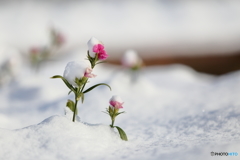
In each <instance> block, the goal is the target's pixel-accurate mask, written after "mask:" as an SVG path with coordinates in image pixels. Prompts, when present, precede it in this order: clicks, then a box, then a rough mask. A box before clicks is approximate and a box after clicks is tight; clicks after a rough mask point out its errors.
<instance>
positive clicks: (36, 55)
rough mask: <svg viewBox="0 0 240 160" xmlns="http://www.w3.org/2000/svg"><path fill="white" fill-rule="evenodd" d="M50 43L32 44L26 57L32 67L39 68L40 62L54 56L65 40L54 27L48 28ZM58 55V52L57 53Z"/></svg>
mask: <svg viewBox="0 0 240 160" xmlns="http://www.w3.org/2000/svg"><path fill="white" fill-rule="evenodd" d="M49 39H50V44H49V45H47V46H33V47H31V48H30V49H29V51H28V56H29V57H28V58H29V60H30V63H31V65H32V66H33V67H35V68H37V69H38V68H39V66H40V65H41V63H42V62H44V61H46V60H49V59H52V58H53V57H56V53H58V51H59V50H60V48H61V47H62V46H63V45H64V43H65V42H66V38H65V36H64V35H63V34H62V33H61V32H59V31H57V30H56V29H55V28H51V29H50V36H49ZM58 56H59V54H58Z"/></svg>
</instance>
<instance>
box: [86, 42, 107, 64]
mask: <svg viewBox="0 0 240 160" xmlns="http://www.w3.org/2000/svg"><path fill="white" fill-rule="evenodd" d="M87 44H88V51H89V55H90V56H91V57H92V58H95V56H98V59H100V60H105V59H107V57H108V54H107V52H106V51H105V50H104V45H103V44H102V42H101V41H99V40H97V39H96V38H95V37H92V38H91V39H90V40H89V41H88V43H87Z"/></svg>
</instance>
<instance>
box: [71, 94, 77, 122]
mask: <svg viewBox="0 0 240 160" xmlns="http://www.w3.org/2000/svg"><path fill="white" fill-rule="evenodd" d="M77 103H78V100H77V96H76V98H75V104H74V112H73V119H72V121H73V122H75V117H76V111H77Z"/></svg>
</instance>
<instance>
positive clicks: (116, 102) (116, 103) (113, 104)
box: [109, 95, 124, 109]
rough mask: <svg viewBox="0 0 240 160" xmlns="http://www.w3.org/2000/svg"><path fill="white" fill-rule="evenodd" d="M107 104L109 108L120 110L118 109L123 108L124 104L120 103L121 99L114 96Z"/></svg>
mask: <svg viewBox="0 0 240 160" xmlns="http://www.w3.org/2000/svg"><path fill="white" fill-rule="evenodd" d="M109 103H110V106H111V107H113V108H115V109H120V108H123V106H122V105H123V103H124V102H123V101H122V99H121V97H119V96H116V95H115V96H112V98H111V99H110V101H109Z"/></svg>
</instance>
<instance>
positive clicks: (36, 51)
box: [29, 47, 40, 54]
mask: <svg viewBox="0 0 240 160" xmlns="http://www.w3.org/2000/svg"><path fill="white" fill-rule="evenodd" d="M29 52H30V53H31V54H38V53H39V52H40V49H39V48H38V47H32V48H30V50H29Z"/></svg>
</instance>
